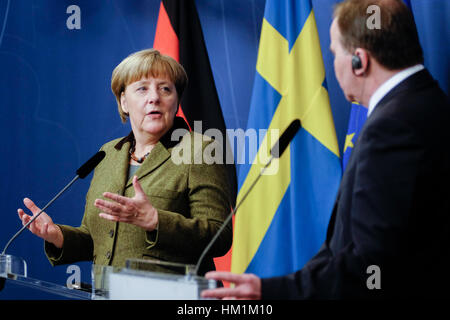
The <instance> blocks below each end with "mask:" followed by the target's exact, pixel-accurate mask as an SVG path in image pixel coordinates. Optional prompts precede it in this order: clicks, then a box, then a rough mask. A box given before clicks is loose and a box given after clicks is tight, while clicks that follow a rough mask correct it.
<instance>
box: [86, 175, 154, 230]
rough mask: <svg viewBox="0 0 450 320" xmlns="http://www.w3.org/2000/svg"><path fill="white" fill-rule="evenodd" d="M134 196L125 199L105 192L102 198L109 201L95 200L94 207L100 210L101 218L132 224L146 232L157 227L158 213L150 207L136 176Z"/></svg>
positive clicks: (134, 179)
mask: <svg viewBox="0 0 450 320" xmlns="http://www.w3.org/2000/svg"><path fill="white" fill-rule="evenodd" d="M133 188H134V192H135V195H134V197H133V198H127V197H124V196H121V195H118V194H115V193H111V192H105V193H103V196H104V197H105V198H108V199H110V200H112V202H111V201H106V200H102V199H95V201H94V205H95V206H96V207H97V208H99V209H100V210H102V212H101V213H100V214H99V216H100V217H101V218H104V219H106V220H110V221H119V222H126V223H130V224H134V225H136V226H138V227H141V228H143V229H145V230H147V231H152V230H154V229H155V228H156V226H157V225H158V211H157V210H156V209H155V208H154V207H153V206H152V204H151V203H150V201H149V200H148V198H147V195H146V194H145V192H144V190H142V187H141V185H140V184H139V181H138V179H137V177H136V176H134V177H133Z"/></svg>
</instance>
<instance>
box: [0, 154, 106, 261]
mask: <svg viewBox="0 0 450 320" xmlns="http://www.w3.org/2000/svg"><path fill="white" fill-rule="evenodd" d="M105 155H106V153H105V151H99V152H97V153H96V154H95V155H94V156H93V157H92V158H90V159H89V160H88V161H86V163H84V164H83V165H82V166H81V167H80V168H79V169H78V170H77V171H76V174H77V175H76V176H75V177H74V178H73V179H72V181H70V182H69V183H68V184H67V185H66V186H65V187H64V188H63V189H62V190H61V191H60V192H59V193H58V194H57V195H56V196H55V197H54V198H53V199H52V200H50V201H49V202H48V203H47V204H46V205H45V207H44V208H42V209H41V211H39V212H38V213H37V214H36V215H35V216H34V217H33V218H32V219H31V220H30V221H28V223H27V224H25V225H24V226H23V227H22V228H21V229H20V230H19V231H18V232H17V233H16V234H15V235H14V236H13V237H12V238H11V239H10V240H9V241H8V243H7V244H6V246H5V248H4V249H3V252H2V254H1V255H4V254H5V252H6V249H8V247H9V245H10V244H11V243H12V242H13V241H14V239H16V238H17V237H18V236H19V235H20V234H21V233H22V232H23V230H25V229H26V228H27V227H28V226H29V225H30V224H31V223H33V221H34V220H36V219H37V217H39V216H40V215H41V213H42V212H44V210H45V209H47V208H48V207H49V206H50V205H51V204H52V203H53V202H54V201H55V200H56V199H58V198H59V197H60V196H61V195H62V194H63V193H64V191H66V190H67V189H68V188H69V187H70V186H71V185H72V184H73V183H74V182H75V181H76V180H78V178H81V179H84V178H85V177H86V176H87V175H88V174H89V173H91V171H92V170H94V168H95V167H96V166H97V165H98V164H99V163H100V162H101V161H102V160H103V158H104V157H105Z"/></svg>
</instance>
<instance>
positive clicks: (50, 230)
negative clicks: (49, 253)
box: [17, 198, 64, 248]
mask: <svg viewBox="0 0 450 320" xmlns="http://www.w3.org/2000/svg"><path fill="white" fill-rule="evenodd" d="M23 204H24V205H25V206H26V207H27V208H28V209H29V210H30V211H31V212H32V213H33V216H35V215H36V214H38V213H39V212H40V211H41V209H39V208H38V207H37V206H36V205H35V204H34V202H33V201H31V199H28V198H25V199H23ZM17 213H18V215H19V218H20V220H22V225H25V224H27V223H28V222H29V221H30V220H31V219H32V216H29V215H28V214H26V213H25V211H23V210H22V209H18V210H17ZM28 230H30V231H31V232H32V233H33V234H35V235H37V236H38V237H40V238H42V239H44V240H45V241H47V242H50V243H53V244H54V245H55V246H56V247H57V248H62V246H63V242H64V237H63V234H62V231H61V229H60V228H59V227H58V226H57V225H56V224H54V223H53V220H52V218H50V217H49V216H48V215H47V214H46V213H45V212H42V213H41V214H40V215H39V217H38V218H37V219H36V220H34V221H33V222H32V223H31V224H30V225H29V226H28Z"/></svg>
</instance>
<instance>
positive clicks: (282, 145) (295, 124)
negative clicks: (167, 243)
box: [194, 119, 301, 275]
mask: <svg viewBox="0 0 450 320" xmlns="http://www.w3.org/2000/svg"><path fill="white" fill-rule="evenodd" d="M300 128H301V122H300V120H299V119H295V120H293V121H292V122H291V124H290V125H289V126H288V127H287V128H286V130H284V132H283V134H282V135H281V137H280V138H279V139H278V140H277V142H276V143H275V144H274V146H273V147H272V149H271V150H270V155H271V156H270V158H269V161H268V162H267V163H266V164H265V165H264V167H263V168H262V170H261V171H260V173H259V174H258V176H257V177H256V179H255V181H253V183H252V184H251V186H250V187H249V188H248V190H247V191H246V192H245V194H244V196H243V197H242V199H241V201H239V203H238V204H237V205H236V207H235V208H234V210H233V209H232V210H231V212H230V214H229V215H228V217H227V218H226V219H225V221H224V223H223V224H222V226H221V227H220V228H219V230H218V231H217V232H216V234H215V235H214V237H213V238H212V239H211V241H210V242H209V243H208V245H207V246H206V248H205V249H204V250H203V252H202V254H201V255H200V258H199V259H198V262H197V264H196V265H195V270H194V273H195V275H198V270H199V268H200V265H201V263H202V261H203V259H204V258H205V256H206V254H207V253H208V251H209V250H210V249H211V247H212V245H213V244H214V243H215V242H216V240H217V238H218V237H219V235H220V234H221V233H222V231H223V230H224V229H225V227H226V226H227V225H228V223H229V222H230V220H231V218H232V217H233V213H234V214H235V215H236V214H237V211H238V209H239V207H240V206H241V205H242V203H243V202H244V201H245V199H246V198H247V196H248V194H249V193H250V191H251V190H252V189H253V187H254V186H255V185H256V182H258V180H259V178H261V176H262V175H263V174H264V172H265V170H266V169H267V167H268V166H269V165H270V163H271V162H272V160H273V159H277V158H280V157H281V156H282V154H283V153H284V151H285V150H286V148H287V146H288V145H289V143H290V142H291V141H292V139H293V138H294V137H295V135H296V134H297V132H298V130H299V129H300Z"/></svg>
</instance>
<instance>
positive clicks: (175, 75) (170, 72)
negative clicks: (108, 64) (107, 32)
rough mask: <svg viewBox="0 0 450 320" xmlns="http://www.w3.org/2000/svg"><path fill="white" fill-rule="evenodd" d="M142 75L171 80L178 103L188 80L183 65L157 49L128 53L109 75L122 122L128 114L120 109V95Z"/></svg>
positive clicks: (142, 76)
mask: <svg viewBox="0 0 450 320" xmlns="http://www.w3.org/2000/svg"><path fill="white" fill-rule="evenodd" d="M144 77H153V78H167V79H169V80H170V81H172V83H173V84H174V85H175V88H176V91H177V95H178V103H180V101H181V96H182V95H183V91H184V89H185V88H186V85H187V82H188V78H187V75H186V71H185V70H184V68H183V66H181V65H180V64H179V63H178V62H177V61H176V60H175V59H173V58H171V57H169V56H167V55H163V54H161V53H160V52H159V51H158V50H155V49H146V50H141V51H138V52H135V53H133V54H131V55H129V56H128V57H126V58H125V59H124V60H122V62H121V63H119V65H118V66H117V67H116V68H115V69H114V71H113V73H112V77H111V90H112V92H113V93H114V95H115V97H116V101H117V107H118V109H119V115H120V118H121V119H122V122H126V121H127V118H128V114H127V113H125V112H124V111H123V110H122V106H121V103H120V97H121V95H122V93H123V92H124V91H125V89H126V87H127V86H128V85H129V84H130V83H133V82H135V81H139V80H140V79H142V78H144Z"/></svg>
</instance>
